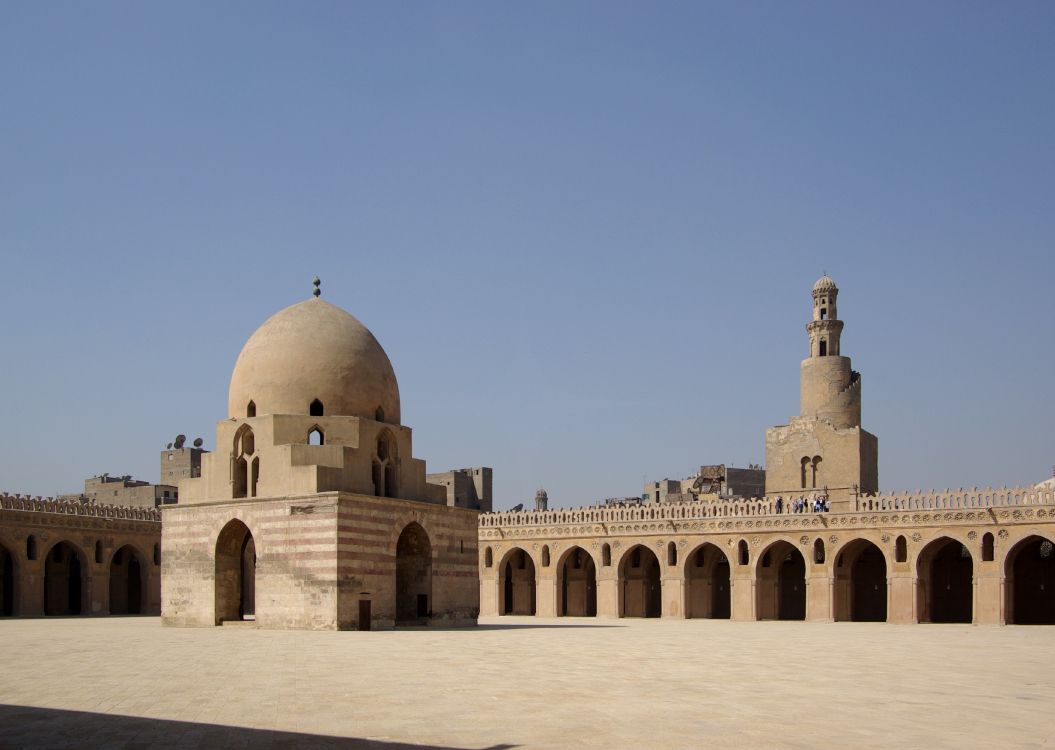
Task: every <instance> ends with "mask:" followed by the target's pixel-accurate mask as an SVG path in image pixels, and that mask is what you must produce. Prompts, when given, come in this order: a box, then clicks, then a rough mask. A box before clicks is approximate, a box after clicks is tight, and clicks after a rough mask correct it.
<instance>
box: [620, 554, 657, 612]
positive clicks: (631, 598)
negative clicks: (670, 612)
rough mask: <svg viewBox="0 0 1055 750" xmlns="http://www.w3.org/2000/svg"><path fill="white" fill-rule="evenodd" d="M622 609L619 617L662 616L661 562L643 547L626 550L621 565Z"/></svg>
mask: <svg viewBox="0 0 1055 750" xmlns="http://www.w3.org/2000/svg"><path fill="white" fill-rule="evenodd" d="M619 605H620V606H619V616H620V617H659V616H660V615H662V614H663V589H662V588H661V582H660V576H659V559H658V558H657V557H656V555H655V553H654V552H653V551H652V550H650V549H649V548H648V547H646V546H644V545H642V544H639V545H637V546H635V547H631V548H630V549H629V550H627V552H626V554H625V555H623V560H622V562H620V563H619Z"/></svg>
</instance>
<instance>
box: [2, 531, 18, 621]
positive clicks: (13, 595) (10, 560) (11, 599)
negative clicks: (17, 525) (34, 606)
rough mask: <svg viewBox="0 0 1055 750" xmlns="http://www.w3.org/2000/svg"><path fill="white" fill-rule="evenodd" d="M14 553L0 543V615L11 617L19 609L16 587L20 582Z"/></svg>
mask: <svg viewBox="0 0 1055 750" xmlns="http://www.w3.org/2000/svg"><path fill="white" fill-rule="evenodd" d="M17 566H18V562H17V561H16V559H15V555H14V554H12V553H11V551H10V550H9V549H8V548H7V547H5V546H4V545H3V544H0V617H13V616H15V615H16V614H18V611H19V607H18V604H19V596H18V594H19V593H20V592H19V591H18V590H17V588H18V587H19V585H20V584H21V579H20V578H19V575H18V568H17Z"/></svg>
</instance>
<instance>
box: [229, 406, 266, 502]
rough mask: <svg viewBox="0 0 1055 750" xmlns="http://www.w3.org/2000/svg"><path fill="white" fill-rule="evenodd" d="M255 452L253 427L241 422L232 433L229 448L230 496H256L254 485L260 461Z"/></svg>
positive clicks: (258, 473)
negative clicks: (230, 446)
mask: <svg viewBox="0 0 1055 750" xmlns="http://www.w3.org/2000/svg"><path fill="white" fill-rule="evenodd" d="M254 453H256V436H255V435H254V434H253V428H252V427H250V426H249V425H247V424H243V425H242V426H241V427H239V428H238V430H237V431H236V432H235V434H234V444H233V445H232V448H231V487H232V492H231V497H232V498H235V499H237V498H243V497H256V485H257V481H258V479H259V476H260V461H259V457H258V456H254V455H253V454H254Z"/></svg>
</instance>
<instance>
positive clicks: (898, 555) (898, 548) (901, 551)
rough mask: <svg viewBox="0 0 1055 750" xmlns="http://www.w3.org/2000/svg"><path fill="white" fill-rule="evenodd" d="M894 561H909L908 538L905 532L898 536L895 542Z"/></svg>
mask: <svg viewBox="0 0 1055 750" xmlns="http://www.w3.org/2000/svg"><path fill="white" fill-rule="evenodd" d="M894 562H899V563H903V562H908V540H906V539H905V535H904V534H902V535H900V536H898V538H897V540H895V542H894Z"/></svg>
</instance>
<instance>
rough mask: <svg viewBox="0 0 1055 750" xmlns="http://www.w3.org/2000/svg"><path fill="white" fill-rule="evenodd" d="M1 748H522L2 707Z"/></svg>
mask: <svg viewBox="0 0 1055 750" xmlns="http://www.w3.org/2000/svg"><path fill="white" fill-rule="evenodd" d="M0 727H2V730H0V748H2V749H3V750H7V748H22V747H33V748H63V749H64V750H65V749H66V748H79V747H83V748H89V747H91V748H97V747H107V748H129V750H131V749H132V748H135V750H140V749H141V748H149V747H154V746H157V745H163V746H165V747H176V746H178V747H188V748H210V749H211V748H225V749H227V748H252V749H253V750H256V749H257V748H290V749H291V750H292V749H293V748H327V750H510V748H514V747H516V745H506V744H502V745H490V746H488V747H486V748H455V747H448V746H440V745H417V744H408V743H405V742H386V741H382V740H369V739H361V738H358V737H328V736H326V735H320V734H302V733H300V732H281V731H277V730H270V729H247V728H245V727H227V726H221V725H218V724H196V723H193V722H188V721H169V720H167V719H144V718H140V717H136V716H120V715H115V714H95V713H88V712H84V711H63V710H60V709H54V708H35V707H33V706H9V705H0Z"/></svg>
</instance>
